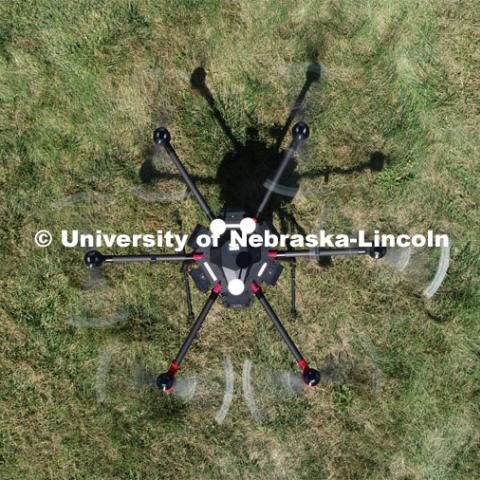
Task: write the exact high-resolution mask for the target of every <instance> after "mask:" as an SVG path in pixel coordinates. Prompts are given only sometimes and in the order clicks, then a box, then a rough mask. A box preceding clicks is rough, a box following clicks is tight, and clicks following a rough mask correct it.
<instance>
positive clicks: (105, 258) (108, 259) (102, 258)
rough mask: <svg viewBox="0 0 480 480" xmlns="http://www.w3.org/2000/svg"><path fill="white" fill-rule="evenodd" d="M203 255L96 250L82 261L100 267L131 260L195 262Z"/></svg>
mask: <svg viewBox="0 0 480 480" xmlns="http://www.w3.org/2000/svg"><path fill="white" fill-rule="evenodd" d="M202 257H203V254H201V253H187V254H185V253H182V254H179V255H102V254H101V253H100V252H97V251H96V250H90V251H89V252H87V253H86V254H85V257H84V262H85V265H86V266H87V267H90V268H92V267H100V266H101V265H102V264H103V263H131V262H151V263H155V262H195V261H197V260H200V259H201V258H202Z"/></svg>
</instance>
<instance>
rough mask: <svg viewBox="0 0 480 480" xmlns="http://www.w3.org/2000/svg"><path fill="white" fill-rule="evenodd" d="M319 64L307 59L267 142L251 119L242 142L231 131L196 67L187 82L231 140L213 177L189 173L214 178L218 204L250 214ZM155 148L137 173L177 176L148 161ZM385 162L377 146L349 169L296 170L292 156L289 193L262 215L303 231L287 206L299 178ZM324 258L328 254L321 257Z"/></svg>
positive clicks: (376, 167)
mask: <svg viewBox="0 0 480 480" xmlns="http://www.w3.org/2000/svg"><path fill="white" fill-rule="evenodd" d="M320 74H321V69H320V65H319V64H318V63H311V64H310V65H309V66H308V67H307V69H306V74H305V81H304V84H303V86H302V87H301V89H300V92H299V94H298V96H297V98H296V100H295V102H294V105H293V107H292V109H291V111H290V113H289V115H288V117H287V120H286V121H285V123H284V124H283V125H274V126H273V127H272V128H270V129H269V132H270V135H271V136H272V137H273V141H272V142H271V144H269V143H268V142H266V141H263V140H260V138H259V131H260V127H259V125H257V124H253V125H251V126H249V127H248V128H247V129H246V132H245V133H246V135H245V136H246V139H245V142H244V143H242V142H241V141H240V140H238V138H237V137H235V135H234V134H233V131H232V129H231V128H230V126H229V125H228V124H227V122H226V120H225V118H224V117H223V115H222V114H221V112H220V110H219V109H218V107H217V103H216V101H215V99H214V97H213V95H212V93H211V91H210V89H209V88H208V86H207V83H206V77H207V74H206V71H205V70H204V69H203V68H202V67H198V68H196V69H195V70H194V71H193V73H192V75H191V77H190V81H191V86H192V88H193V89H194V90H195V91H197V92H198V93H199V94H200V95H201V96H202V97H203V98H204V99H205V101H206V102H207V104H208V107H209V110H210V113H211V115H212V116H213V117H214V118H215V120H216V121H217V123H218V125H219V126H220V128H221V129H222V131H223V133H224V134H225V136H226V137H227V138H228V140H229V141H230V143H231V145H232V150H230V151H229V152H227V153H226V154H225V156H224V157H223V159H222V161H221V162H220V165H219V166H218V169H217V174H216V177H215V178H211V177H199V176H195V175H192V178H193V179H194V181H196V182H198V183H199V184H212V183H216V184H218V185H219V187H220V195H221V200H222V203H223V205H224V206H225V207H227V206H228V207H232V208H234V207H238V208H241V209H242V210H244V211H245V212H246V214H247V215H249V216H254V215H255V213H256V209H257V208H258V206H259V204H260V202H261V200H262V198H263V196H264V194H265V191H266V184H265V182H266V180H267V179H269V178H270V179H271V178H273V176H274V174H275V171H276V169H277V168H278V165H279V164H280V161H281V158H282V155H283V153H284V151H283V150H282V148H281V145H282V143H283V141H284V139H285V137H286V136H287V135H288V134H289V131H290V129H291V127H292V125H293V122H294V120H295V118H296V117H297V116H298V114H299V113H300V111H301V109H302V107H303V105H304V101H305V98H306V96H307V93H308V91H309V89H310V87H311V86H312V85H313V84H314V83H315V82H318V81H320ZM152 153H153V150H151V151H150V154H149V155H148V156H147V158H148V159H149V160H147V161H145V162H144V164H143V165H142V167H141V169H140V178H141V180H142V182H144V183H151V182H153V181H154V180H156V179H160V178H162V179H170V178H179V176H178V175H176V174H169V175H166V174H165V173H160V172H158V171H157V170H156V169H155V167H154V165H153V162H152V161H151V158H152ZM384 164H385V155H384V154H383V153H382V152H381V151H375V152H372V153H371V154H370V158H369V160H368V161H366V162H363V163H360V164H358V165H356V166H354V167H351V168H339V167H328V166H327V167H325V168H320V169H313V170H310V171H308V172H305V173H302V174H301V175H300V174H299V173H298V171H297V169H296V166H297V164H296V161H295V160H292V161H291V162H290V165H289V167H288V168H287V170H286V172H285V173H284V175H283V176H282V178H281V180H280V182H279V183H280V185H282V186H284V187H287V188H288V190H289V192H290V195H289V196H283V195H280V194H274V195H273V196H272V199H271V201H270V204H269V206H268V207H267V209H266V210H265V212H264V218H266V219H271V218H272V215H273V213H274V212H276V213H277V215H278V217H279V220H280V224H281V225H280V226H281V229H282V232H290V233H301V234H303V235H305V233H306V232H305V230H304V229H303V228H302V226H301V225H300V224H299V223H298V222H297V220H296V219H295V217H294V214H293V211H292V210H293V209H292V208H291V207H290V205H291V203H292V201H293V199H294V195H293V194H292V193H293V192H295V191H298V188H299V182H300V179H301V178H313V177H322V176H323V177H324V179H325V181H326V182H327V181H328V179H329V177H330V175H332V174H333V175H349V174H354V173H358V172H362V171H364V170H372V171H380V170H382V169H383V167H384ZM325 258H327V257H325Z"/></svg>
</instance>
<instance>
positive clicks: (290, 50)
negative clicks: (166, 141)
mask: <svg viewBox="0 0 480 480" xmlns="http://www.w3.org/2000/svg"><path fill="white" fill-rule="evenodd" d="M477 10H478V8H476V4H475V2H473V1H464V2H460V1H456V2H455V1H445V2H436V1H423V2H414V1H405V2H394V1H363V0H362V1H348V0H347V1H343V2H334V1H325V2H324V1H310V2H268V1H261V2H260V1H248V2H215V1H205V2H200V1H183V2H153V1H142V2H121V1H115V2H52V1H50V0H43V1H39V2H31V1H24V2H18V1H4V2H2V4H1V6H0V18H1V22H0V62H1V63H0V75H1V77H0V78H1V81H0V120H1V123H0V152H1V153H0V155H1V163H0V187H1V191H2V201H1V202H0V226H1V232H2V236H1V244H0V264H1V270H0V273H1V277H0V278H1V286H0V302H1V305H0V322H1V323H0V324H1V331H2V342H1V346H0V352H1V354H0V362H1V363H0V367H1V372H2V375H1V377H2V378H1V380H0V382H1V383H0V385H1V386H0V478H2V479H16V478H24V479H33V478H35V479H40V478H41V479H43V478H45V479H47V478H55V479H59V478H62V479H63V478H64V479H73V478H75V479H107V478H122V479H123V478H125V479H126V478H128V479H140V478H152V479H156V478H174V477H176V478H205V479H207V478H208V479H210V478H302V479H303V478H305V479H307V478H309V479H313V478H319V479H327V478H335V479H384V478H388V479H399V480H400V479H401V480H407V479H408V480H420V479H470V478H475V477H476V476H478V471H479V470H480V457H479V449H478V447H479V440H480V438H479V433H478V432H479V427H480V421H479V400H480V386H479V380H480V370H479V366H478V365H479V355H480V336H479V333H480V329H479V324H478V318H479V313H480V284H479V279H478V272H479V271H480V270H479V269H480V254H479V249H478V231H479V223H480V222H479V219H480V216H479V212H478V205H479V201H480V194H479V188H478V184H479V174H480V168H479V162H478V158H479V145H480V142H479V140H478V122H479V112H478V105H479V100H480V98H479V92H480V82H479V80H478V72H479V57H478V49H479V42H478V35H476V33H477V30H476V29H477V23H478V21H477V19H476V17H475V15H476V11H477ZM311 61H318V62H319V63H320V64H321V66H322V78H321V81H320V83H319V85H318V86H317V87H315V88H313V89H312V91H311V92H310V94H311V95H310V97H309V98H310V105H311V109H310V110H309V111H308V121H309V124H310V128H311V136H310V139H309V140H308V156H305V157H304V159H303V160H301V162H300V170H301V171H302V172H308V171H322V170H323V169H325V168H326V167H336V168H340V169H348V168H352V167H355V166H356V165H358V164H361V163H363V162H366V161H368V158H369V155H370V154H371V153H372V152H374V151H382V152H383V153H384V154H385V156H386V158H387V164H386V167H385V168H384V170H383V171H381V172H378V173H374V172H370V171H369V170H366V171H363V172H355V173H352V174H349V175H341V174H335V173H333V174H332V175H330V177H329V181H328V183H326V182H325V181H324V179H323V177H322V176H319V177H315V178H311V179H308V180H307V179H305V180H304V182H305V183H302V186H304V187H305V188H306V189H309V188H310V189H311V191H314V192H317V193H316V194H315V195H314V196H313V197H309V201H307V200H305V199H302V198H300V197H299V198H297V199H296V200H295V201H294V203H293V204H292V205H291V206H290V208H291V209H292V211H294V212H295V215H296V217H297V219H298V220H299V222H300V223H301V224H302V225H303V226H304V228H306V229H310V230H311V229H313V228H315V227H316V226H318V225H317V223H318V218H319V217H321V216H322V212H324V215H323V217H322V218H324V219H325V222H324V225H326V226H328V227H329V228H332V229H336V228H341V229H345V230H347V231H355V230H356V229H359V228H368V229H371V230H373V229H375V228H379V229H390V230H395V231H399V232H400V231H408V232H415V231H420V232H423V231H425V230H426V229H428V228H433V229H435V230H438V231H442V232H443V231H444V232H447V233H448V234H449V235H450V238H451V241H452V248H451V259H450V268H449V271H448V275H447V278H446V280H445V282H444V284H443V285H442V287H441V289H440V290H439V291H438V292H437V294H436V295H435V297H434V298H433V299H432V300H429V301H426V300H424V299H423V298H422V297H421V296H420V295H419V292H420V290H419V289H420V287H421V286H422V285H424V282H425V279H424V278H423V277H422V276H421V275H422V273H421V271H420V270H419V271H413V272H410V274H409V275H407V276H404V277H403V278H402V277H395V276H394V275H393V274H392V273H391V271H389V270H387V269H385V268H383V267H382V266H381V265H380V266H379V264H378V263H376V264H372V262H368V261H367V260H366V259H339V260H338V261H335V262H334V263H333V265H332V266H331V267H329V268H320V267H318V266H316V265H314V264H313V263H311V262H299V265H298V286H299V290H300V292H301V293H299V296H298V297H299V298H298V309H299V318H298V320H297V321H296V322H292V321H291V320H290V318H289V305H288V291H289V290H288V288H289V282H288V274H287V275H285V274H284V275H283V276H282V277H281V280H280V282H279V285H278V286H277V287H276V289H275V290H272V291H269V292H268V295H269V298H270V299H271V302H272V304H273V306H274V307H275V308H276V309H277V310H278V312H279V314H280V315H281V317H282V318H284V319H285V323H286V324H287V326H288V327H289V330H290V331H291V334H292V336H293V337H294V338H295V339H297V340H298V343H299V345H300V346H301V347H302V350H303V351H304V354H305V356H306V357H307V358H309V359H311V360H310V362H311V363H312V364H314V365H319V366H320V367H321V368H322V369H324V370H325V371H326V372H327V371H328V372H330V373H331V381H327V382H325V383H324V384H323V385H322V386H321V387H320V388H319V389H318V390H315V391H311V392H310V391H309V392H307V393H306V394H305V395H304V396H302V397H298V398H296V399H291V398H287V397H286V398H282V399H281V400H280V399H278V398H275V394H274V393H275V392H274V391H272V390H271V389H268V388H266V389H265V391H263V392H262V390H261V388H260V386H259V385H258V384H255V386H254V388H257V393H258V395H257V396H258V402H259V407H260V408H261V409H262V412H263V413H264V418H263V422H262V423H256V422H255V421H254V419H253V418H252V416H251V415H250V412H249V410H248V408H247V405H246V403H245V401H244V399H243V395H242V388H241V371H242V365H243V362H244V361H245V359H250V360H251V361H252V362H253V365H254V366H253V373H255V372H260V371H261V369H262V367H264V368H267V366H269V367H274V366H278V368H280V369H286V370H288V369H291V368H292V367H293V365H292V362H291V360H290V358H289V356H288V352H287V351H286V349H285V347H284V345H283V344H282V343H280V342H279V341H278V338H277V336H276V334H275V332H274V331H272V329H271V328H270V326H269V325H268V322H267V320H266V319H265V321H263V314H262V312H261V310H260V308H259V306H258V305H254V306H252V308H251V309H249V310H246V311H242V312H230V311H226V310H224V309H222V308H221V307H220V306H216V307H215V308H214V311H213V313H212V316H211V318H209V319H208V321H207V325H205V328H204V330H203V331H202V333H201V335H200V336H199V338H198V339H197V342H196V344H195V346H194V347H193V349H192V351H191V352H190V355H189V357H188V358H187V360H186V362H185V367H184V373H185V375H188V373H191V372H197V373H199V374H200V372H201V371H202V368H203V367H204V368H206V371H207V374H206V375H207V376H211V375H214V372H213V370H216V373H215V376H216V377H217V376H218V378H217V379H216V381H215V382H214V386H213V387H212V391H211V396H208V395H204V396H201V397H200V399H197V400H196V401H194V402H191V403H188V404H187V405H186V406H185V405H182V404H181V403H179V402H178V401H177V400H175V398H167V399H165V398H162V397H161V396H160V395H159V394H157V393H155V392H138V391H136V390H134V389H132V388H131V386H130V385H129V383H128V378H125V377H126V376H128V375H127V373H128V372H129V371H130V370H131V369H133V370H134V369H135V365H136V364H138V363H146V364H148V366H149V367H150V368H152V369H157V370H158V369H160V368H164V367H165V366H166V365H167V362H168V361H170V360H171V358H172V356H173V355H174V354H175V353H176V348H177V346H178V344H179V342H180V341H181V338H182V336H183V335H184V334H185V332H186V331H187V325H186V322H185V308H184V306H183V293H182V283H181V276H180V274H179V272H178V269H177V267H172V266H168V265H158V266H154V267H152V268H149V267H148V266H139V267H138V268H134V267H129V266H119V267H118V268H116V267H115V268H110V269H108V271H107V274H106V275H107V279H108V281H109V285H110V286H109V287H107V288H106V289H104V290H103V291H102V292H101V293H100V294H99V295H101V296H100V297H93V298H92V296H89V294H88V292H86V291H85V290H81V289H80V288H79V282H80V280H81V278H82V276H83V275H84V274H85V271H84V269H83V267H82V261H81V258H82V253H83V252H82V251H81V250H80V249H75V250H68V249H65V248H62V247H61V246H60V245H59V242H54V243H53V244H52V246H50V247H49V248H47V249H39V248H37V247H36V246H35V245H34V242H33V236H34V234H35V232H36V231H37V230H39V229H41V228H46V229H49V230H51V231H52V233H54V234H55V235H58V234H59V232H60V230H61V229H64V228H67V229H70V228H79V229H82V230H84V231H86V230H88V229H92V228H93V229H103V230H104V231H108V232H123V231H125V232H129V233H136V232H152V231H156V230H157V229H169V228H171V229H177V228H178V225H179V222H181V224H182V228H183V230H184V231H189V230H191V229H192V228H193V227H194V225H195V224H196V223H197V222H203V221H204V218H203V217H202V213H201V211H200V210H199V209H198V208H196V206H195V205H194V203H193V199H192V198H191V196H190V197H188V198H187V199H186V200H185V201H175V202H170V203H152V202H148V201H145V200H142V199H141V198H140V197H139V195H138V192H141V193H143V194H150V195H151V194H154V193H157V194H158V193H162V194H163V193H165V192H167V193H168V192H176V191H178V189H179V188H180V184H179V183H177V181H176V180H172V181H169V182H162V181H158V182H154V183H153V184H152V185H143V184H142V182H141V180H140V177H139V170H140V166H141V165H142V163H143V162H144V161H145V159H146V158H148V155H149V149H150V146H151V132H152V130H153V129H154V128H156V127H157V126H159V125H160V124H162V123H165V124H166V125H168V127H169V129H170V130H171V132H172V135H173V143H174V145H175V147H176V148H177V150H178V153H179V154H180V156H181V157H182V159H183V160H184V162H185V164H186V165H187V167H188V168H189V170H190V171H191V172H192V173H193V174H194V175H197V176H200V177H202V178H204V177H205V178H207V177H210V178H213V179H215V177H216V174H217V168H218V166H219V164H220V162H221V161H222V158H223V157H224V156H225V155H226V154H227V152H228V151H230V150H231V144H230V143H229V141H228V139H227V138H226V137H225V135H224V134H223V132H222V130H221V129H220V128H219V126H218V124H217V123H216V121H215V119H214V118H213V117H212V115H211V114H210V112H209V110H208V108H207V105H206V104H205V101H204V99H203V98H202V97H201V96H200V95H198V94H197V93H195V92H194V91H192V89H191V87H190V84H189V76H190V74H191V73H192V72H193V70H194V69H195V68H196V67H198V66H204V68H205V69H206V71H207V73H208V76H207V83H208V85H209V88H210V89H211V91H212V93H213V95H214V97H215V99H216V101H217V105H218V108H219V110H220V111H221V113H222V114H223V115H224V117H225V120H226V122H227V123H228V124H229V125H230V127H231V128H232V131H233V133H234V134H235V135H236V136H237V138H238V139H239V140H240V141H242V142H244V141H245V139H246V129H247V128H248V127H250V126H256V127H257V128H258V130H259V135H260V140H261V141H264V142H266V143H267V144H271V143H272V142H273V139H272V138H271V136H270V133H269V132H270V130H271V128H272V127H274V126H275V125H281V124H282V122H283V121H284V120H285V118H286V116H287V115H288V105H289V102H291V100H292V99H293V98H294V94H295V93H296V91H297V90H298V89H299V88H300V87H301V85H302V82H303V79H304V69H305V67H306V65H307V64H308V63H309V62H311ZM199 185H200V188H201V190H202V192H203V193H204V195H205V197H206V198H208V200H209V203H210V205H211V206H212V208H213V209H214V210H218V209H219V208H220V207H221V204H222V202H221V191H220V189H219V187H218V186H217V185H216V184H215V182H206V181H201V182H200V184H199ZM81 192H83V194H81V195H80V196H77V197H75V196H74V197H71V196H72V195H75V194H79V193H81ZM82 195H83V196H82ZM72 198H73V200H72ZM75 198H76V199H77V201H75ZM65 199H67V201H66V200H65ZM277 220H278V219H277ZM420 260H421V258H420ZM203 301H204V297H203V296H202V295H201V294H200V293H197V292H195V293H194V307H195V311H196V312H198V311H199V309H200V308H201V305H202V303H203ZM93 302H97V303H98V307H97V311H98V312H100V313H99V314H103V315H112V314H113V313H114V312H117V313H118V312H123V311H125V312H128V318H127V321H126V322H123V323H122V322H120V323H119V324H117V325H116V326H111V327H105V328H97V329H89V328H78V327H74V326H72V325H69V323H68V319H69V318H70V317H71V315H72V313H77V314H78V312H79V310H80V311H81V312H88V311H89V309H91V308H92V303H93ZM224 356H227V357H230V358H231V359H232V363H233V367H234V370H235V390H234V399H233V403H232V405H231V408H230V411H229V412H228V415H227V417H226V419H225V421H224V423H223V424H222V425H218V424H217V423H216V422H215V420H214V416H215V413H216V411H217V409H218V406H219V405H220V403H221V399H222V395H223V375H224V374H223V363H222V362H223V357H224ZM109 358H110V362H111V363H108V361H109V360H108V359H109ZM102 361H104V362H107V364H108V365H110V366H111V368H110V370H109V372H108V374H107V377H108V379H109V381H110V383H109V384H108V385H107V390H108V391H107V398H106V401H105V402H104V403H101V402H98V401H97V396H96V390H95V388H96V381H97V376H98V375H99V374H98V367H99V365H100V366H101V364H102ZM327 377H328V375H327ZM475 472H477V474H475Z"/></svg>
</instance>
